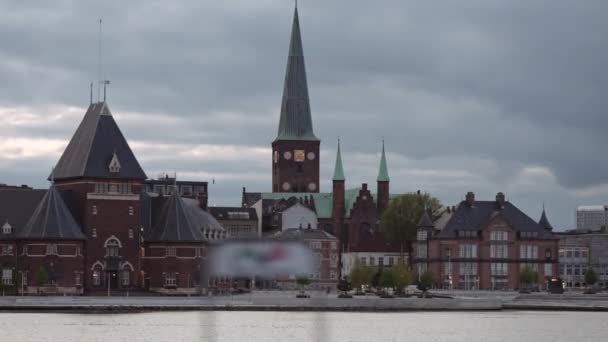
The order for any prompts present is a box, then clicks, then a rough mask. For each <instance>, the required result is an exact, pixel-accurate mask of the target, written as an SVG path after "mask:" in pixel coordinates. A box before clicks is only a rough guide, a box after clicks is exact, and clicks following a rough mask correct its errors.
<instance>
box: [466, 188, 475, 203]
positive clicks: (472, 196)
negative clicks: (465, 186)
mask: <svg viewBox="0 0 608 342" xmlns="http://www.w3.org/2000/svg"><path fill="white" fill-rule="evenodd" d="M465 198H466V201H467V204H468V205H469V207H472V206H473V203H475V194H474V193H472V192H471V191H469V192H467V195H466V197H465Z"/></svg>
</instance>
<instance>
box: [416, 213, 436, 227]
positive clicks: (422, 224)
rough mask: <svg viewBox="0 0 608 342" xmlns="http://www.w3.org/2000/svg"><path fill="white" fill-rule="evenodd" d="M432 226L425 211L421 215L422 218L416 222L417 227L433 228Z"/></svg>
mask: <svg viewBox="0 0 608 342" xmlns="http://www.w3.org/2000/svg"><path fill="white" fill-rule="evenodd" d="M434 226H435V225H434V224H433V221H432V220H431V217H430V216H429V213H428V212H427V211H426V210H425V211H424V214H422V217H421V218H420V221H419V222H418V227H434Z"/></svg>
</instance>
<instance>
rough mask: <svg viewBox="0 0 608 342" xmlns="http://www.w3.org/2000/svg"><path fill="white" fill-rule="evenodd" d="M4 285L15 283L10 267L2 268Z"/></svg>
mask: <svg viewBox="0 0 608 342" xmlns="http://www.w3.org/2000/svg"><path fill="white" fill-rule="evenodd" d="M2 285H13V270H12V269H10V268H3V269H2Z"/></svg>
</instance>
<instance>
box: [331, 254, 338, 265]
mask: <svg viewBox="0 0 608 342" xmlns="http://www.w3.org/2000/svg"><path fill="white" fill-rule="evenodd" d="M329 263H330V266H331V267H336V266H338V254H336V253H332V254H331V256H330V258H329Z"/></svg>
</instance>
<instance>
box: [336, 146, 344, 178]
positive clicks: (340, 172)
mask: <svg viewBox="0 0 608 342" xmlns="http://www.w3.org/2000/svg"><path fill="white" fill-rule="evenodd" d="M333 180H335V181H343V180H344V168H343V167H342V154H341V153H340V140H338V153H337V154H336V167H335V168H334V178H333Z"/></svg>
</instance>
